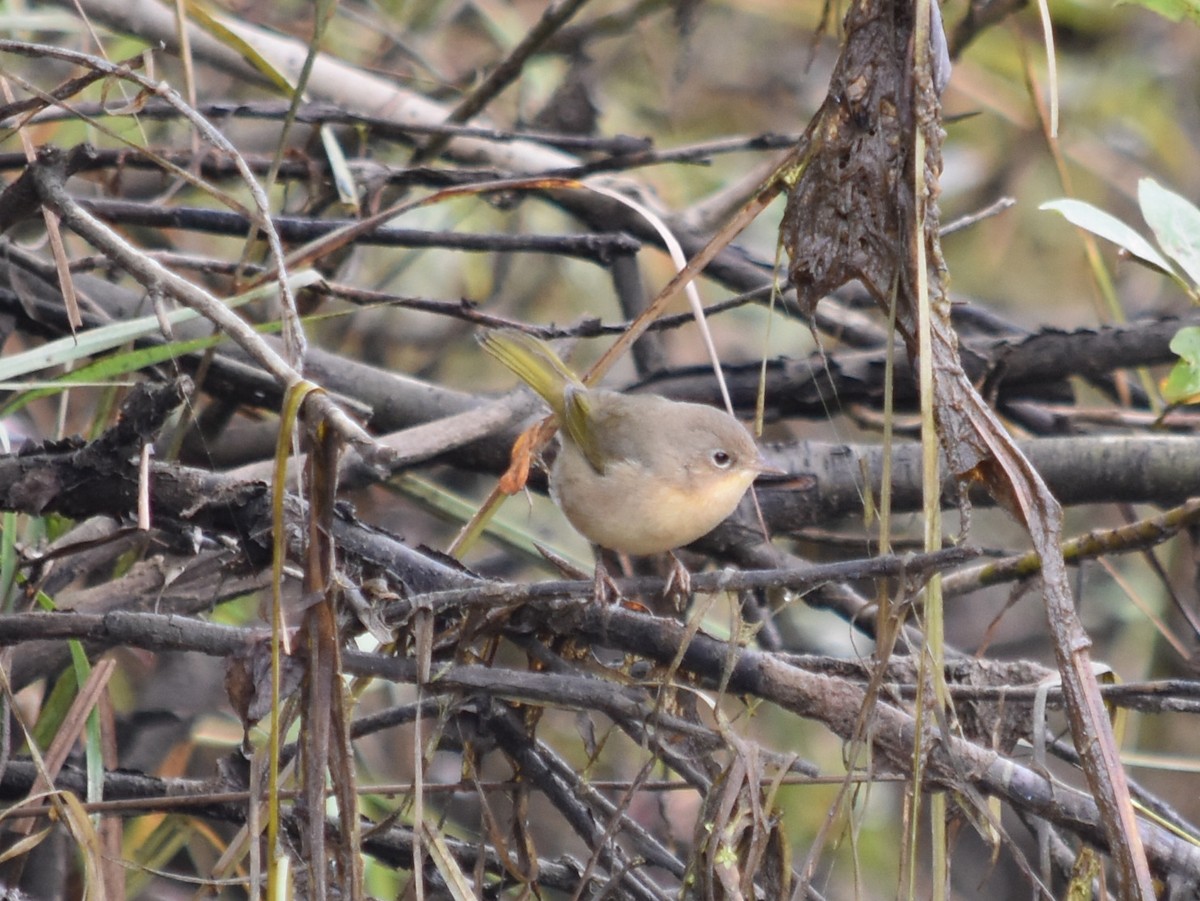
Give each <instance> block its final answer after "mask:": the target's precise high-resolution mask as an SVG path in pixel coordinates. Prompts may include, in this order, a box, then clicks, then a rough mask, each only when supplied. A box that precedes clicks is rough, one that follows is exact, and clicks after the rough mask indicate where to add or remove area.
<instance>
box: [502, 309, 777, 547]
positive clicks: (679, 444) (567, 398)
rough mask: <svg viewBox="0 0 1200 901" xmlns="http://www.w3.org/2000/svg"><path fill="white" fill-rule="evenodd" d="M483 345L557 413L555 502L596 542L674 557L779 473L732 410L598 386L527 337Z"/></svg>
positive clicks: (506, 335) (509, 334)
mask: <svg viewBox="0 0 1200 901" xmlns="http://www.w3.org/2000/svg"><path fill="white" fill-rule="evenodd" d="M480 343H481V344H482V345H483V348H484V349H485V350H486V351H487V352H488V353H490V354H491V355H492V356H494V357H496V359H498V360H499V361H500V362H501V363H503V364H504V365H505V366H507V367H508V368H509V369H511V370H512V371H513V372H514V373H515V374H516V375H517V376H518V377H520V379H521V380H522V381H524V382H525V383H526V384H527V385H529V387H530V388H532V389H533V390H534V391H536V392H537V393H538V394H540V395H541V396H542V398H543V399H544V400H545V401H546V403H547V404H549V405H550V408H551V409H552V410H553V411H554V413H555V415H556V416H557V417H558V422H559V427H560V429H561V432H562V449H561V450H560V451H559V454H558V457H557V459H556V460H555V461H554V465H553V467H552V468H551V471H550V492H551V496H552V497H553V498H554V501H555V503H557V504H558V506H559V507H560V508H562V511H563V513H565V514H566V517H567V519H568V520H570V522H571V525H573V526H574V527H575V528H576V529H577V530H578V531H579V532H580V533H581V534H582V535H583V536H584V537H585V538H587V539H588V540H589V541H591V542H592V543H593V544H597V545H599V546H601V547H605V548H608V549H610V550H613V551H619V552H622V553H626V554H635V555H646V554H657V553H661V552H663V551H673V550H674V549H676V548H679V547H682V546H683V545H685V544H690V543H691V542H693V541H695V540H696V539H697V538H700V537H701V536H703V535H706V534H708V533H709V532H710V531H712V530H713V529H714V528H715V527H716V526H717V525H718V524H719V523H720V522H721V521H722V520H723V519H725V518H726V517H727V516H729V514H731V513H732V512H733V511H734V509H735V508H736V507H737V505H738V502H739V501H741V499H742V497H743V496H744V495H745V493H746V490H747V489H748V488H749V487H750V483H751V482H753V481H754V479H755V477H756V476H757V475H758V474H759V473H760V472H764V471H772V467H770V466H769V465H768V464H767V463H766V461H764V460H763V458H762V456H761V454H760V453H759V450H758V447H757V445H756V444H755V443H754V438H753V437H752V436H751V435H750V432H749V431H747V429H746V427H745V426H743V425H742V424H741V423H740V422H738V421H737V420H736V419H734V418H733V417H732V416H730V415H729V414H728V413H725V412H722V411H721V410H717V409H715V408H713V407H707V406H704V405H702V404H692V403H684V402H682V401H674V400H668V399H667V398H665V397H660V396H658V395H656V394H621V393H619V392H617V391H608V390H605V389H602V388H589V387H587V386H586V385H584V384H583V382H581V381H580V380H579V379H578V378H577V377H576V376H575V374H574V373H573V372H571V370H570V369H568V368H567V366H566V364H565V363H563V362H562V360H561V359H559V357H558V356H557V354H555V353H554V351H553V350H552V349H551V347H550V346H549V345H548V344H546V343H545V342H544V341H541V340H539V339H537V338H534V337H532V336H530V335H526V334H524V333H522V332H517V331H511V330H503V331H494V332H487V333H484V334H483V335H482V336H481V337H480Z"/></svg>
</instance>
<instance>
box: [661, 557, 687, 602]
mask: <svg viewBox="0 0 1200 901" xmlns="http://www.w3.org/2000/svg"><path fill="white" fill-rule="evenodd" d="M668 553H669V554H670V555H671V572H670V574H669V575H668V576H667V584H666V586H664V587H663V597H664V598H669V597H671V595H672V594H678V595H679V597H680V599H681V600H682V601H683V603H685V604H686V603H687V600H688V598H689V597H691V595H692V574H691V573H690V572H688V571H687V567H686V566H684V565H683V561H682V560H680V559H679V558H678V557H676V556H675V552H674V551H669V552H668Z"/></svg>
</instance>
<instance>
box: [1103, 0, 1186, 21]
mask: <svg viewBox="0 0 1200 901" xmlns="http://www.w3.org/2000/svg"><path fill="white" fill-rule="evenodd" d="M1117 5H1118V6H1127V5H1128V6H1142V7H1145V8H1146V9H1148V10H1150V11H1151V12H1155V13H1158V14H1159V15H1160V16H1162V17H1163V18H1165V19H1170V20H1171V21H1172V22H1178V21H1180V20H1182V19H1184V18H1187V19H1191V20H1192V21H1193V22H1195V23H1196V24H1198V25H1200V2H1197V0H1121V2H1119V3H1118V4H1117Z"/></svg>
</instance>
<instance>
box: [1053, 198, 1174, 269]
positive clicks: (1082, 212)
mask: <svg viewBox="0 0 1200 901" xmlns="http://www.w3.org/2000/svg"><path fill="white" fill-rule="evenodd" d="M1038 209H1042V210H1054V211H1055V212H1058V213H1062V214H1063V216H1064V217H1066V220H1067V221H1068V222H1070V223H1071V224H1072V225H1077V226H1079V227H1080V228H1082V229H1083V230H1084V231H1089V232H1091V233H1092V234H1093V235H1096V236H1097V237H1100V238H1103V239H1104V240H1106V241H1111V242H1112V243H1114V244H1116V245H1117V246H1118V247H1120V248H1122V249H1123V250H1125V251H1127V252H1128V253H1130V254H1132V255H1133V256H1135V257H1137V258H1138V259H1139V260H1141V261H1142V262H1144V263H1148V264H1150V265H1151V266H1153V267H1154V268H1155V269H1161V270H1162V271H1163V272H1166V273H1167V274H1168V275H1173V274H1174V271H1173V270H1172V269H1171V264H1170V263H1168V262H1167V261H1166V260H1165V259H1164V258H1163V256H1162V254H1160V253H1159V252H1158V251H1157V250H1155V249H1154V245H1152V244H1151V243H1150V242H1149V241H1147V240H1146V239H1145V238H1143V237H1142V236H1141V235H1140V234H1138V233H1137V232H1136V231H1134V230H1133V229H1132V228H1130V227H1129V226H1128V225H1126V224H1125V223H1124V222H1122V221H1121V220H1120V219H1118V218H1117V217H1116V216H1113V215H1111V214H1109V213H1106V212H1104V210H1101V209H1098V208H1097V207H1094V206H1092V205H1091V204H1090V203H1084V202H1083V201H1082V200H1072V199H1070V198H1063V199H1062V200H1048V201H1047V202H1046V203H1043V204H1042V205H1041V206H1040V207H1039V208H1038Z"/></svg>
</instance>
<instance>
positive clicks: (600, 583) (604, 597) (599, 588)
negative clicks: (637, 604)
mask: <svg viewBox="0 0 1200 901" xmlns="http://www.w3.org/2000/svg"><path fill="white" fill-rule="evenodd" d="M592 599H593V600H594V601H595V602H596V603H597V604H615V603H617V602H618V601H621V600H623V599H624V596H623V595H622V594H621V589H620V588H618V587H617V583H616V582H614V581H613V577H612V576H610V575H609V574H608V568H607V567H606V566H605V565H604V561H603V560H602V559H601V558H600V551H599V550H597V551H596V572H595V575H593V576H592Z"/></svg>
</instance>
